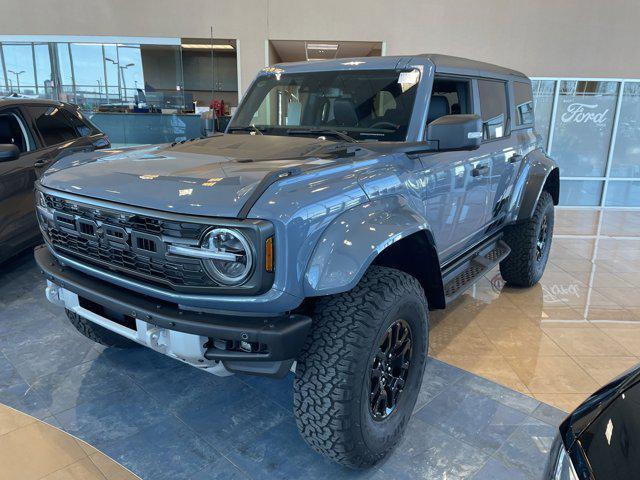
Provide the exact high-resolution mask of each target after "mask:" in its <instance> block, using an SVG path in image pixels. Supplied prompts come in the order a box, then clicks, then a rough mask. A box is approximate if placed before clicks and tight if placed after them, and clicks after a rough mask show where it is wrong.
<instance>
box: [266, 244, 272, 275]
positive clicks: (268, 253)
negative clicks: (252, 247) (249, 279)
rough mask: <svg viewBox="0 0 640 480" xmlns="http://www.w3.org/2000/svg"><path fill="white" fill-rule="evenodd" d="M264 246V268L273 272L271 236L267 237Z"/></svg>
mask: <svg viewBox="0 0 640 480" xmlns="http://www.w3.org/2000/svg"><path fill="white" fill-rule="evenodd" d="M264 247H265V248H264V269H265V270H266V271H267V272H273V237H269V238H267V240H266V242H265V244H264Z"/></svg>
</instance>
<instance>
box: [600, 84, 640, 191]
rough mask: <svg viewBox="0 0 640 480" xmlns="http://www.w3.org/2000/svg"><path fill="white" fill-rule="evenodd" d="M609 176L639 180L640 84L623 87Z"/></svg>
mask: <svg viewBox="0 0 640 480" xmlns="http://www.w3.org/2000/svg"><path fill="white" fill-rule="evenodd" d="M611 176H612V177H632V178H640V82H629V83H625V85H624V92H623V94H622V103H621V104H620V118H619V119H618V130H617V131H616V143H615V146H614V150H613V159H612V162H611ZM609 187H611V184H609ZM607 197H608V195H607Z"/></svg>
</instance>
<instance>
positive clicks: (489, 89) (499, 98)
mask: <svg viewBox="0 0 640 480" xmlns="http://www.w3.org/2000/svg"><path fill="white" fill-rule="evenodd" d="M478 91H479V93H480V109H481V110H482V133H483V138H484V139H485V140H491V139H494V138H500V137H504V136H505V135H506V134H507V132H506V129H507V119H508V117H509V113H508V112H509V110H508V108H507V84H506V83H504V82H499V81H496V80H478Z"/></svg>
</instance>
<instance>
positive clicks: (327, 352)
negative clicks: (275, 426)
mask: <svg viewBox="0 0 640 480" xmlns="http://www.w3.org/2000/svg"><path fill="white" fill-rule="evenodd" d="M427 345H428V310H427V301H426V299H425V295H424V292H423V290H422V287H421V286H420V283H419V282H418V281H417V280H416V279H415V278H414V277H412V276H410V275H407V274H406V273H404V272H401V271H399V270H395V269H392V268H386V267H378V266H373V267H371V268H370V269H369V271H368V272H367V273H366V275H365V276H364V277H363V278H362V280H361V281H360V283H358V285H357V286H356V287H355V288H354V289H353V290H351V291H349V292H346V293H342V294H338V295H334V296H331V297H326V298H324V299H322V300H321V301H319V302H318V304H317V306H316V314H315V317H314V325H313V327H312V331H311V333H310V334H309V337H308V338H307V342H306V345H305V347H304V348H303V351H302V353H301V355H300V357H299V358H298V363H297V367H296V378H295V382H294V397H293V398H294V409H295V415H296V422H297V424H298V428H299V430H300V433H301V434H302V437H303V438H304V439H305V441H306V442H307V443H308V444H309V445H310V446H311V447H312V448H314V449H315V450H316V451H318V452H319V453H321V454H323V455H326V456H327V457H329V458H331V459H333V460H335V461H336V462H339V463H341V464H343V465H346V466H349V467H354V468H362V467H366V466H370V465H373V464H374V463H376V462H378V461H380V460H381V459H383V458H384V457H385V456H386V455H387V454H388V453H389V452H390V451H391V450H392V448H393V447H394V446H395V445H396V444H397V443H398V441H399V439H400V437H401V436H402V434H403V432H404V430H405V428H406V426H407V422H408V421H409V418H410V417H411V413H412V411H413V407H414V405H415V402H416V398H417V396H418V392H419V390H420V385H421V383H422V375H423V373H424V367H425V363H426V360H427Z"/></svg>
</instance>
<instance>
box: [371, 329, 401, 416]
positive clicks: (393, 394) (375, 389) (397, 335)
mask: <svg viewBox="0 0 640 480" xmlns="http://www.w3.org/2000/svg"><path fill="white" fill-rule="evenodd" d="M410 365H411V327H410V326H409V324H408V323H407V322H405V321H404V320H402V319H400V320H397V321H395V322H394V323H392V324H391V325H390V326H389V328H388V329H387V331H386V333H385V334H384V336H383V337H382V341H381V343H380V346H379V347H378V352H377V353H376V355H375V357H374V358H373V364H372V365H371V377H370V382H369V408H370V411H371V415H372V416H373V418H374V420H378V421H380V420H384V419H385V418H387V417H388V416H389V415H391V414H392V413H393V412H394V411H395V409H396V406H397V405H398V401H399V399H400V395H401V394H402V391H403V389H404V386H405V384H406V382H407V377H408V375H409V367H410Z"/></svg>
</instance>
